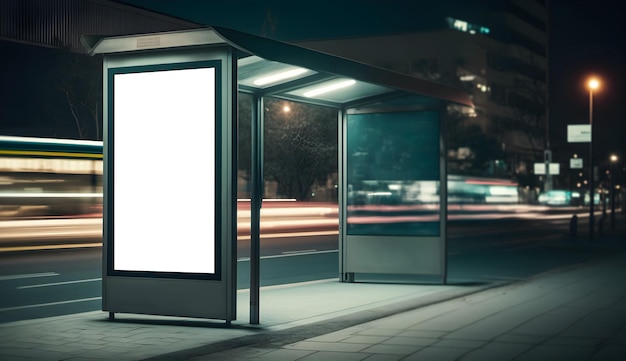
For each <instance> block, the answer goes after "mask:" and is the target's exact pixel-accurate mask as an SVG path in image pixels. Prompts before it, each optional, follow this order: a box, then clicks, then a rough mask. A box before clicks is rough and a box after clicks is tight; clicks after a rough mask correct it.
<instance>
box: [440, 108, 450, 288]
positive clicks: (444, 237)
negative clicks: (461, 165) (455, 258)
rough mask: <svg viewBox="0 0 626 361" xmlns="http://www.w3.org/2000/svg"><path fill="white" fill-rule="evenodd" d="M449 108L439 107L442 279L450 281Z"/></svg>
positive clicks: (445, 281)
mask: <svg viewBox="0 0 626 361" xmlns="http://www.w3.org/2000/svg"><path fill="white" fill-rule="evenodd" d="M447 118H448V117H447V109H446V107H445V106H442V107H440V108H439V179H440V184H439V193H440V194H439V222H440V225H439V238H440V242H442V245H441V249H442V251H441V267H442V269H441V279H442V283H443V284H447V283H448V152H447V149H448V143H447V139H446V138H447V134H446V129H447V127H446V122H447Z"/></svg>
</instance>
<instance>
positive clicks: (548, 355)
mask: <svg viewBox="0 0 626 361" xmlns="http://www.w3.org/2000/svg"><path fill="white" fill-rule="evenodd" d="M281 341H282V340H281V339H280V338H278V339H275V340H272V339H270V340H265V342H266V343H265V344H263V343H262V342H259V343H256V344H252V345H248V346H243V347H239V348H236V349H231V350H226V351H222V352H217V353H212V354H208V355H197V353H200V352H202V350H197V353H196V356H194V352H188V353H185V354H179V355H174V354H172V355H169V357H162V358H157V360H178V359H181V360H182V359H186V360H193V361H208V360H284V361H290V360H301V361H314V360H333V361H335V360H336V361H341V360H368V361H383V360H384V361H386V360H407V361H409V360H428V361H437V360H442V361H443V360H462V361H489V360H494V361H496V360H497V361H505V360H516V361H537V360H550V361H555V360H567V361H576V360H593V361H600V360H607V361H608V360H616V361H618V360H619V361H623V360H626V252H624V250H623V249H620V251H619V252H618V253H617V254H615V255H614V256H612V257H610V258H607V259H605V260H602V261H598V262H595V263H593V264H586V265H583V266H580V267H576V268H574V269H570V270H566V271H558V272H551V273H548V274H544V275H541V276H539V277H536V278H534V279H530V280H528V281H525V282H518V283H515V284H511V285H507V286H503V287H498V288H493V289H490V290H487V291H484V292H480V293H475V294H472V295H468V296H466V297H462V298H458V299H454V300H450V301H447V302H443V303H438V304H434V305H431V306H427V307H422V308H418V309H414V310H411V311H408V312H403V313H400V314H396V315H393V316H389V317H386V318H383V319H379V320H375V321H372V322H367V323H363V324H360V325H356V326H353V327H348V328H345V329H342V330H339V331H336V332H331V333H327V334H324V335H321V336H317V337H312V338H308V339H305V340H302V341H297V342H293V343H286V344H282V343H281Z"/></svg>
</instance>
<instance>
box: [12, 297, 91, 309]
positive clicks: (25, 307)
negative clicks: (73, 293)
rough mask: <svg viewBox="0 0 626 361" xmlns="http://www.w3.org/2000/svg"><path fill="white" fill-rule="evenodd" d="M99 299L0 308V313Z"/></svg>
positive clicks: (89, 299)
mask: <svg viewBox="0 0 626 361" xmlns="http://www.w3.org/2000/svg"><path fill="white" fill-rule="evenodd" d="M101 299H102V297H92V298H81V299H78V300H69V301H59V302H48V303H40V304H37V305H26V306H15V307H5V308H0V312H5V311H15V310H24V309H27V308H37V307H46V306H56V305H65V304H68V303H78V302H89V301H96V300H101Z"/></svg>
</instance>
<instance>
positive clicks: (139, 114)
mask: <svg viewBox="0 0 626 361" xmlns="http://www.w3.org/2000/svg"><path fill="white" fill-rule="evenodd" d="M218 64H219V63H218V62H208V61H207V62H199V63H187V64H184V65H180V66H179V67H178V68H177V67H176V65H175V64H169V65H165V66H142V67H133V68H128V69H127V68H117V69H111V72H110V74H109V76H110V81H112V84H113V86H112V90H110V91H112V95H113V96H112V99H113V104H112V105H113V108H112V111H113V121H112V122H111V123H112V134H113V139H112V142H109V144H111V147H112V149H109V150H108V151H107V152H108V154H109V156H112V158H113V161H112V162H111V163H112V167H113V168H112V173H113V178H112V183H113V187H112V191H113V205H112V208H113V212H112V217H113V242H112V246H111V247H110V248H112V250H109V251H110V252H111V251H112V253H111V255H112V257H110V258H112V270H113V271H114V272H130V273H132V272H135V273H140V274H141V273H146V272H151V273H152V272H156V273H164V274H165V276H168V274H169V275H170V276H173V277H176V276H182V277H188V276H190V274H191V275H192V276H193V275H199V276H203V275H205V276H206V275H212V276H209V277H208V278H211V277H217V276H218V275H217V273H218V271H217V270H218V269H219V268H218V267H217V264H218V262H217V254H218V252H217V243H216V234H217V232H216V224H219V223H217V221H218V220H217V219H216V212H215V209H216V183H215V182H216V163H215V162H216V155H215V152H216V151H215V150H216V104H219V102H216V81H217V79H219V78H218V77H219V67H218ZM110 166H111V165H109V167H110ZM109 169H111V168H109ZM109 179H110V181H111V178H109ZM109 214H110V213H109Z"/></svg>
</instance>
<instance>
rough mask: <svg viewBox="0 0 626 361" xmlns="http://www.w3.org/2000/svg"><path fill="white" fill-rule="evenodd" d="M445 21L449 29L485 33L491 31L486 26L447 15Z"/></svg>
mask: <svg viewBox="0 0 626 361" xmlns="http://www.w3.org/2000/svg"><path fill="white" fill-rule="evenodd" d="M446 21H447V22H448V26H449V27H450V29H453V30H458V31H462V32H464V33H470V34H485V35H486V34H489V33H490V32H491V31H490V30H489V28H488V27H486V26H480V25H476V24H471V23H468V22H467V21H464V20H459V19H455V18H451V17H447V18H446Z"/></svg>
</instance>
